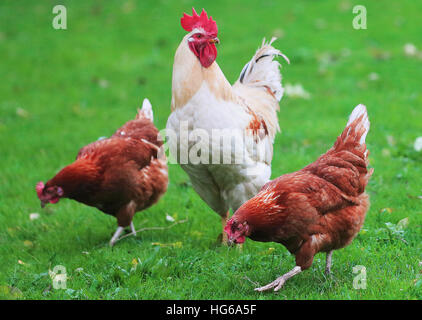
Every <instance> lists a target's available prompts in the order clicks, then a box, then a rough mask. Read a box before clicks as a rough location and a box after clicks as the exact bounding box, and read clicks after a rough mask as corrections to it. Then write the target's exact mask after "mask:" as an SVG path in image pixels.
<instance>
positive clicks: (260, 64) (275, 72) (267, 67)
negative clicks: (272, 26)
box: [239, 38, 290, 101]
mask: <svg viewBox="0 0 422 320" xmlns="http://www.w3.org/2000/svg"><path fill="white" fill-rule="evenodd" d="M275 40H276V38H272V39H271V41H270V42H268V43H266V42H265V38H264V40H263V41H262V45H261V47H260V48H259V49H258V50H257V52H256V53H255V55H254V56H253V58H252V59H251V60H250V61H249V62H248V63H247V64H246V65H245V66H244V67H243V70H242V72H241V73H240V76H239V82H240V83H242V84H244V85H247V86H252V87H262V88H265V87H267V88H269V89H270V90H271V92H272V93H273V94H274V96H275V97H276V99H277V100H278V101H280V100H281V97H282V96H283V91H284V89H283V87H282V86H281V73H280V63H278V61H275V60H274V58H275V57H277V56H281V57H283V58H284V59H285V60H286V61H287V62H288V63H290V61H289V59H288V58H287V57H286V56H285V55H284V54H283V53H281V52H280V50H277V49H275V48H274V47H272V46H271V44H272V43H273V42H274V41H275Z"/></svg>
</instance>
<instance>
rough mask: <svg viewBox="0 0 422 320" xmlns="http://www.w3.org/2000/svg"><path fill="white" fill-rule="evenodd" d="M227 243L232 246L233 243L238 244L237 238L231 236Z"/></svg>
mask: <svg viewBox="0 0 422 320" xmlns="http://www.w3.org/2000/svg"><path fill="white" fill-rule="evenodd" d="M227 244H228V245H229V246H232V245H234V244H236V240H235V239H233V238H231V237H229V238H228V239H227Z"/></svg>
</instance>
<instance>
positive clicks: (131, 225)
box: [130, 221, 136, 236]
mask: <svg viewBox="0 0 422 320" xmlns="http://www.w3.org/2000/svg"><path fill="white" fill-rule="evenodd" d="M130 229H131V230H132V233H133V235H134V236H136V230H135V226H134V225H133V221H132V222H131V223H130Z"/></svg>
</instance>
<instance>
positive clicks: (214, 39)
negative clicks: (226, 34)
mask: <svg viewBox="0 0 422 320" xmlns="http://www.w3.org/2000/svg"><path fill="white" fill-rule="evenodd" d="M210 42H211V43H217V44H219V43H220V39H218V38H217V37H215V38H213V39H210Z"/></svg>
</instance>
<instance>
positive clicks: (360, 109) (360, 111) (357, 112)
mask: <svg viewBox="0 0 422 320" xmlns="http://www.w3.org/2000/svg"><path fill="white" fill-rule="evenodd" d="M362 115H363V117H362V120H361V121H360V122H359V124H358V125H357V126H356V130H359V129H360V128H361V127H362V126H363V127H364V128H365V133H364V134H363V135H362V137H361V138H360V141H359V143H360V144H364V143H365V139H366V135H367V134H368V132H369V127H370V122H369V118H368V112H367V111H366V107H365V106H364V105H363V104H359V105H358V106H356V108H354V109H353V111H352V114H351V115H350V117H349V121H348V122H347V126H349V125H350V124H351V123H352V122H353V121H355V120H356V119H358V118H359V117H360V116H362ZM349 131H350V129H349Z"/></svg>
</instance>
